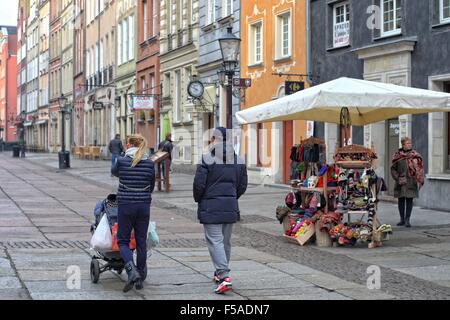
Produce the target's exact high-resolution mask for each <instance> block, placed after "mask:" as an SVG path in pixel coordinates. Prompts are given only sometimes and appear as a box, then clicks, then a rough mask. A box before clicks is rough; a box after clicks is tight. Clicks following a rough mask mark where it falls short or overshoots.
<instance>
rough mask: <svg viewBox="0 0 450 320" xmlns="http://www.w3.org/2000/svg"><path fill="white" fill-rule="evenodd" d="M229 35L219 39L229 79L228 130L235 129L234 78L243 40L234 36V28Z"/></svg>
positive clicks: (229, 30)
mask: <svg viewBox="0 0 450 320" xmlns="http://www.w3.org/2000/svg"><path fill="white" fill-rule="evenodd" d="M227 31H228V32H227V34H226V35H225V36H224V37H222V38H220V39H219V44H220V51H221V52H222V61H223V68H224V72H225V75H226V76H227V78H228V83H227V106H228V112H227V113H228V117H227V128H228V129H231V128H232V127H233V76H234V73H235V70H236V68H237V67H238V64H239V51H240V44H241V39H239V38H238V37H236V36H235V35H234V34H233V28H232V27H228V28H227Z"/></svg>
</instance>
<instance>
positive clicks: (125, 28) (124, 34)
mask: <svg viewBox="0 0 450 320" xmlns="http://www.w3.org/2000/svg"><path fill="white" fill-rule="evenodd" d="M122 40H123V47H122V63H126V62H128V40H129V39H128V20H126V19H125V20H123V21H122Z"/></svg>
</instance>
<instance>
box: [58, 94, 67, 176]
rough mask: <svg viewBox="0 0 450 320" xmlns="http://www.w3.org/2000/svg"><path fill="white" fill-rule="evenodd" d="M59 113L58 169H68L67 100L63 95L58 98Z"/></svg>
mask: <svg viewBox="0 0 450 320" xmlns="http://www.w3.org/2000/svg"><path fill="white" fill-rule="evenodd" d="M58 102H59V109H60V111H61V130H62V133H61V151H60V152H59V153H58V158H59V169H67V168H70V154H69V152H67V151H66V113H67V112H69V106H68V105H67V98H66V97H64V95H63V94H61V96H60V97H59V98H58Z"/></svg>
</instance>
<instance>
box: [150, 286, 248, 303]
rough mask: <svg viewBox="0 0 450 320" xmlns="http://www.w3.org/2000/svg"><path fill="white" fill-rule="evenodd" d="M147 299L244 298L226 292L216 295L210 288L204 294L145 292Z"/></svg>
mask: <svg viewBox="0 0 450 320" xmlns="http://www.w3.org/2000/svg"><path fill="white" fill-rule="evenodd" d="M145 299H147V300H191V301H192V300H244V298H243V297H241V296H239V295H237V294H235V293H232V292H231V293H230V292H228V293H227V294H223V295H218V294H216V293H214V290H213V289H212V290H211V293H204V294H183V293H182V294H172V295H151V294H146V295H145Z"/></svg>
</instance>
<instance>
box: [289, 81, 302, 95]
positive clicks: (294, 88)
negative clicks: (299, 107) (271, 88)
mask: <svg viewBox="0 0 450 320" xmlns="http://www.w3.org/2000/svg"><path fill="white" fill-rule="evenodd" d="M303 89H305V83H304V82H303V81H286V82H285V83H284V92H285V94H286V95H287V96H288V95H290V94H293V93H296V92H298V91H301V90H303Z"/></svg>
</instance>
